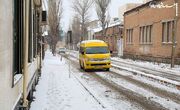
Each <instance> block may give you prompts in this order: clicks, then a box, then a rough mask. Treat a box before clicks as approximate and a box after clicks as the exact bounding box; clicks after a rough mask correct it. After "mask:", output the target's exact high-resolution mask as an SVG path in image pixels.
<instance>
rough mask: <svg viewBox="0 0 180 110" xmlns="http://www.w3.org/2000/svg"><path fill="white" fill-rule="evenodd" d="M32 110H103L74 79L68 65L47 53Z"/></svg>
mask: <svg viewBox="0 0 180 110" xmlns="http://www.w3.org/2000/svg"><path fill="white" fill-rule="evenodd" d="M34 97H35V101H33V102H32V104H31V107H30V110H103V108H102V107H101V106H100V105H99V104H98V103H97V102H96V101H95V99H94V98H93V97H92V96H91V95H90V94H89V93H88V92H87V91H85V89H84V88H83V87H82V86H81V85H80V84H79V82H78V81H77V80H76V79H75V78H74V77H71V78H69V70H68V65H67V63H66V62H65V61H64V60H63V61H60V58H59V57H54V56H52V55H51V53H50V52H46V57H45V61H44V66H43V68H42V76H41V77H40V81H39V83H38V85H37V87H36V92H35V93H34Z"/></svg>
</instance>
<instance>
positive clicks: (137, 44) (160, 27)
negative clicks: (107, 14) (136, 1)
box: [124, 0, 180, 63]
mask: <svg viewBox="0 0 180 110" xmlns="http://www.w3.org/2000/svg"><path fill="white" fill-rule="evenodd" d="M155 1H158V3H160V2H163V3H164V4H165V5H172V4H174V0H155ZM178 2H179V0H178ZM149 3H150V2H147V3H145V4H143V5H140V6H138V7H136V8H133V9H131V10H129V11H127V12H125V13H124V34H125V39H124V40H125V42H124V56H125V57H133V58H135V57H136V58H140V59H146V60H151V61H152V60H153V61H154V60H156V61H159V62H170V59H171V54H172V35H173V29H174V18H175V8H151V7H150V6H149ZM178 11H179V12H180V8H179V10H178ZM179 30H180V21H179V20H178V22H177V36H176V41H177V43H176V49H175V57H176V58H177V59H179V58H180V31H179ZM176 63H180V61H178V60H176Z"/></svg>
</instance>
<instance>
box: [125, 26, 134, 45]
mask: <svg viewBox="0 0 180 110" xmlns="http://www.w3.org/2000/svg"><path fill="white" fill-rule="evenodd" d="M126 42H127V44H132V43H133V29H126Z"/></svg>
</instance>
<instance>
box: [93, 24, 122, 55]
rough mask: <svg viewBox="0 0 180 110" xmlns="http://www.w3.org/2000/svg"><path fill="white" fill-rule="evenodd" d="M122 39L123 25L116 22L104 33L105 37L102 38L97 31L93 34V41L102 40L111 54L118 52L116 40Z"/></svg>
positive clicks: (99, 31)
mask: <svg viewBox="0 0 180 110" xmlns="http://www.w3.org/2000/svg"><path fill="white" fill-rule="evenodd" d="M122 37H123V25H122V24H121V23H120V22H119V21H118V22H114V23H112V24H110V26H108V28H107V31H106V36H105V37H103V36H102V30H101V29H97V31H96V32H95V33H94V39H99V40H104V41H105V42H106V43H107V44H108V45H109V49H110V51H111V52H112V53H116V52H117V50H118V44H117V43H118V40H120V39H121V38H122Z"/></svg>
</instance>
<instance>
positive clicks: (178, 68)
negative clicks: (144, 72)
mask: <svg viewBox="0 0 180 110" xmlns="http://www.w3.org/2000/svg"><path fill="white" fill-rule="evenodd" d="M112 59H113V60H117V61H122V62H128V63H132V64H136V65H140V66H144V67H148V68H152V69H159V68H161V69H164V70H167V71H174V72H180V65H175V67H174V68H171V65H170V64H165V63H157V62H148V61H140V60H135V61H134V60H132V59H123V58H119V57H113V58H112Z"/></svg>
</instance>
